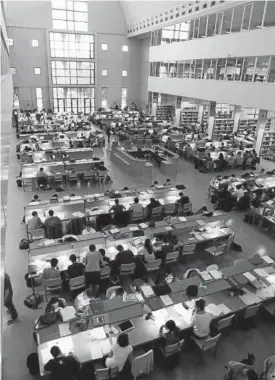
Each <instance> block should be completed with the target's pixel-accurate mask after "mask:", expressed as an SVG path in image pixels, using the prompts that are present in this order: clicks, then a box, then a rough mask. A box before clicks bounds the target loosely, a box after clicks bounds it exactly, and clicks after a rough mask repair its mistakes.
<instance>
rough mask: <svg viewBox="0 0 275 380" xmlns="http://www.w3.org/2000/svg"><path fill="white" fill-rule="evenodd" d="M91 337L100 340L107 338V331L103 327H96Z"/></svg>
mask: <svg viewBox="0 0 275 380" xmlns="http://www.w3.org/2000/svg"><path fill="white" fill-rule="evenodd" d="M91 337H92V339H93V340H100V339H105V338H106V333H105V330H104V328H103V327H96V328H94V329H92V331H91Z"/></svg>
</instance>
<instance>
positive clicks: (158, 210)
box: [151, 206, 163, 219]
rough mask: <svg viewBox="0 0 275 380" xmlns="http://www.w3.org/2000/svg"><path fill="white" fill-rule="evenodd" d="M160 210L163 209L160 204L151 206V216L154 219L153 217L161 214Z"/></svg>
mask: <svg viewBox="0 0 275 380" xmlns="http://www.w3.org/2000/svg"><path fill="white" fill-rule="evenodd" d="M162 210H163V207H162V206H159V207H155V208H153V210H152V217H151V218H152V219H154V218H158V217H160V216H161V214H162Z"/></svg>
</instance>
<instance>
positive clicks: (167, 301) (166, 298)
mask: <svg viewBox="0 0 275 380" xmlns="http://www.w3.org/2000/svg"><path fill="white" fill-rule="evenodd" d="M160 299H161V300H162V302H163V304H164V305H165V306H170V305H172V304H173V301H172V300H171V298H170V297H169V296H168V295H164V296H160Z"/></svg>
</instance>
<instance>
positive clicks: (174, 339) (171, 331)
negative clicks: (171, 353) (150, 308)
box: [159, 319, 180, 347]
mask: <svg viewBox="0 0 275 380" xmlns="http://www.w3.org/2000/svg"><path fill="white" fill-rule="evenodd" d="M179 333H180V330H179V328H178V327H177V325H176V323H175V321H173V320H172V319H170V320H169V321H167V322H166V323H165V325H162V326H161V327H160V329H159V335H160V336H161V337H163V338H164V347H165V346H170V345H171V344H175V343H178V342H179Z"/></svg>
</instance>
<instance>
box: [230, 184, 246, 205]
mask: <svg viewBox="0 0 275 380" xmlns="http://www.w3.org/2000/svg"><path fill="white" fill-rule="evenodd" d="M232 195H233V197H235V198H236V199H237V202H239V200H240V198H242V197H243V196H244V190H243V186H242V185H237V186H236V191H235V192H234V193H233V194H232Z"/></svg>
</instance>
